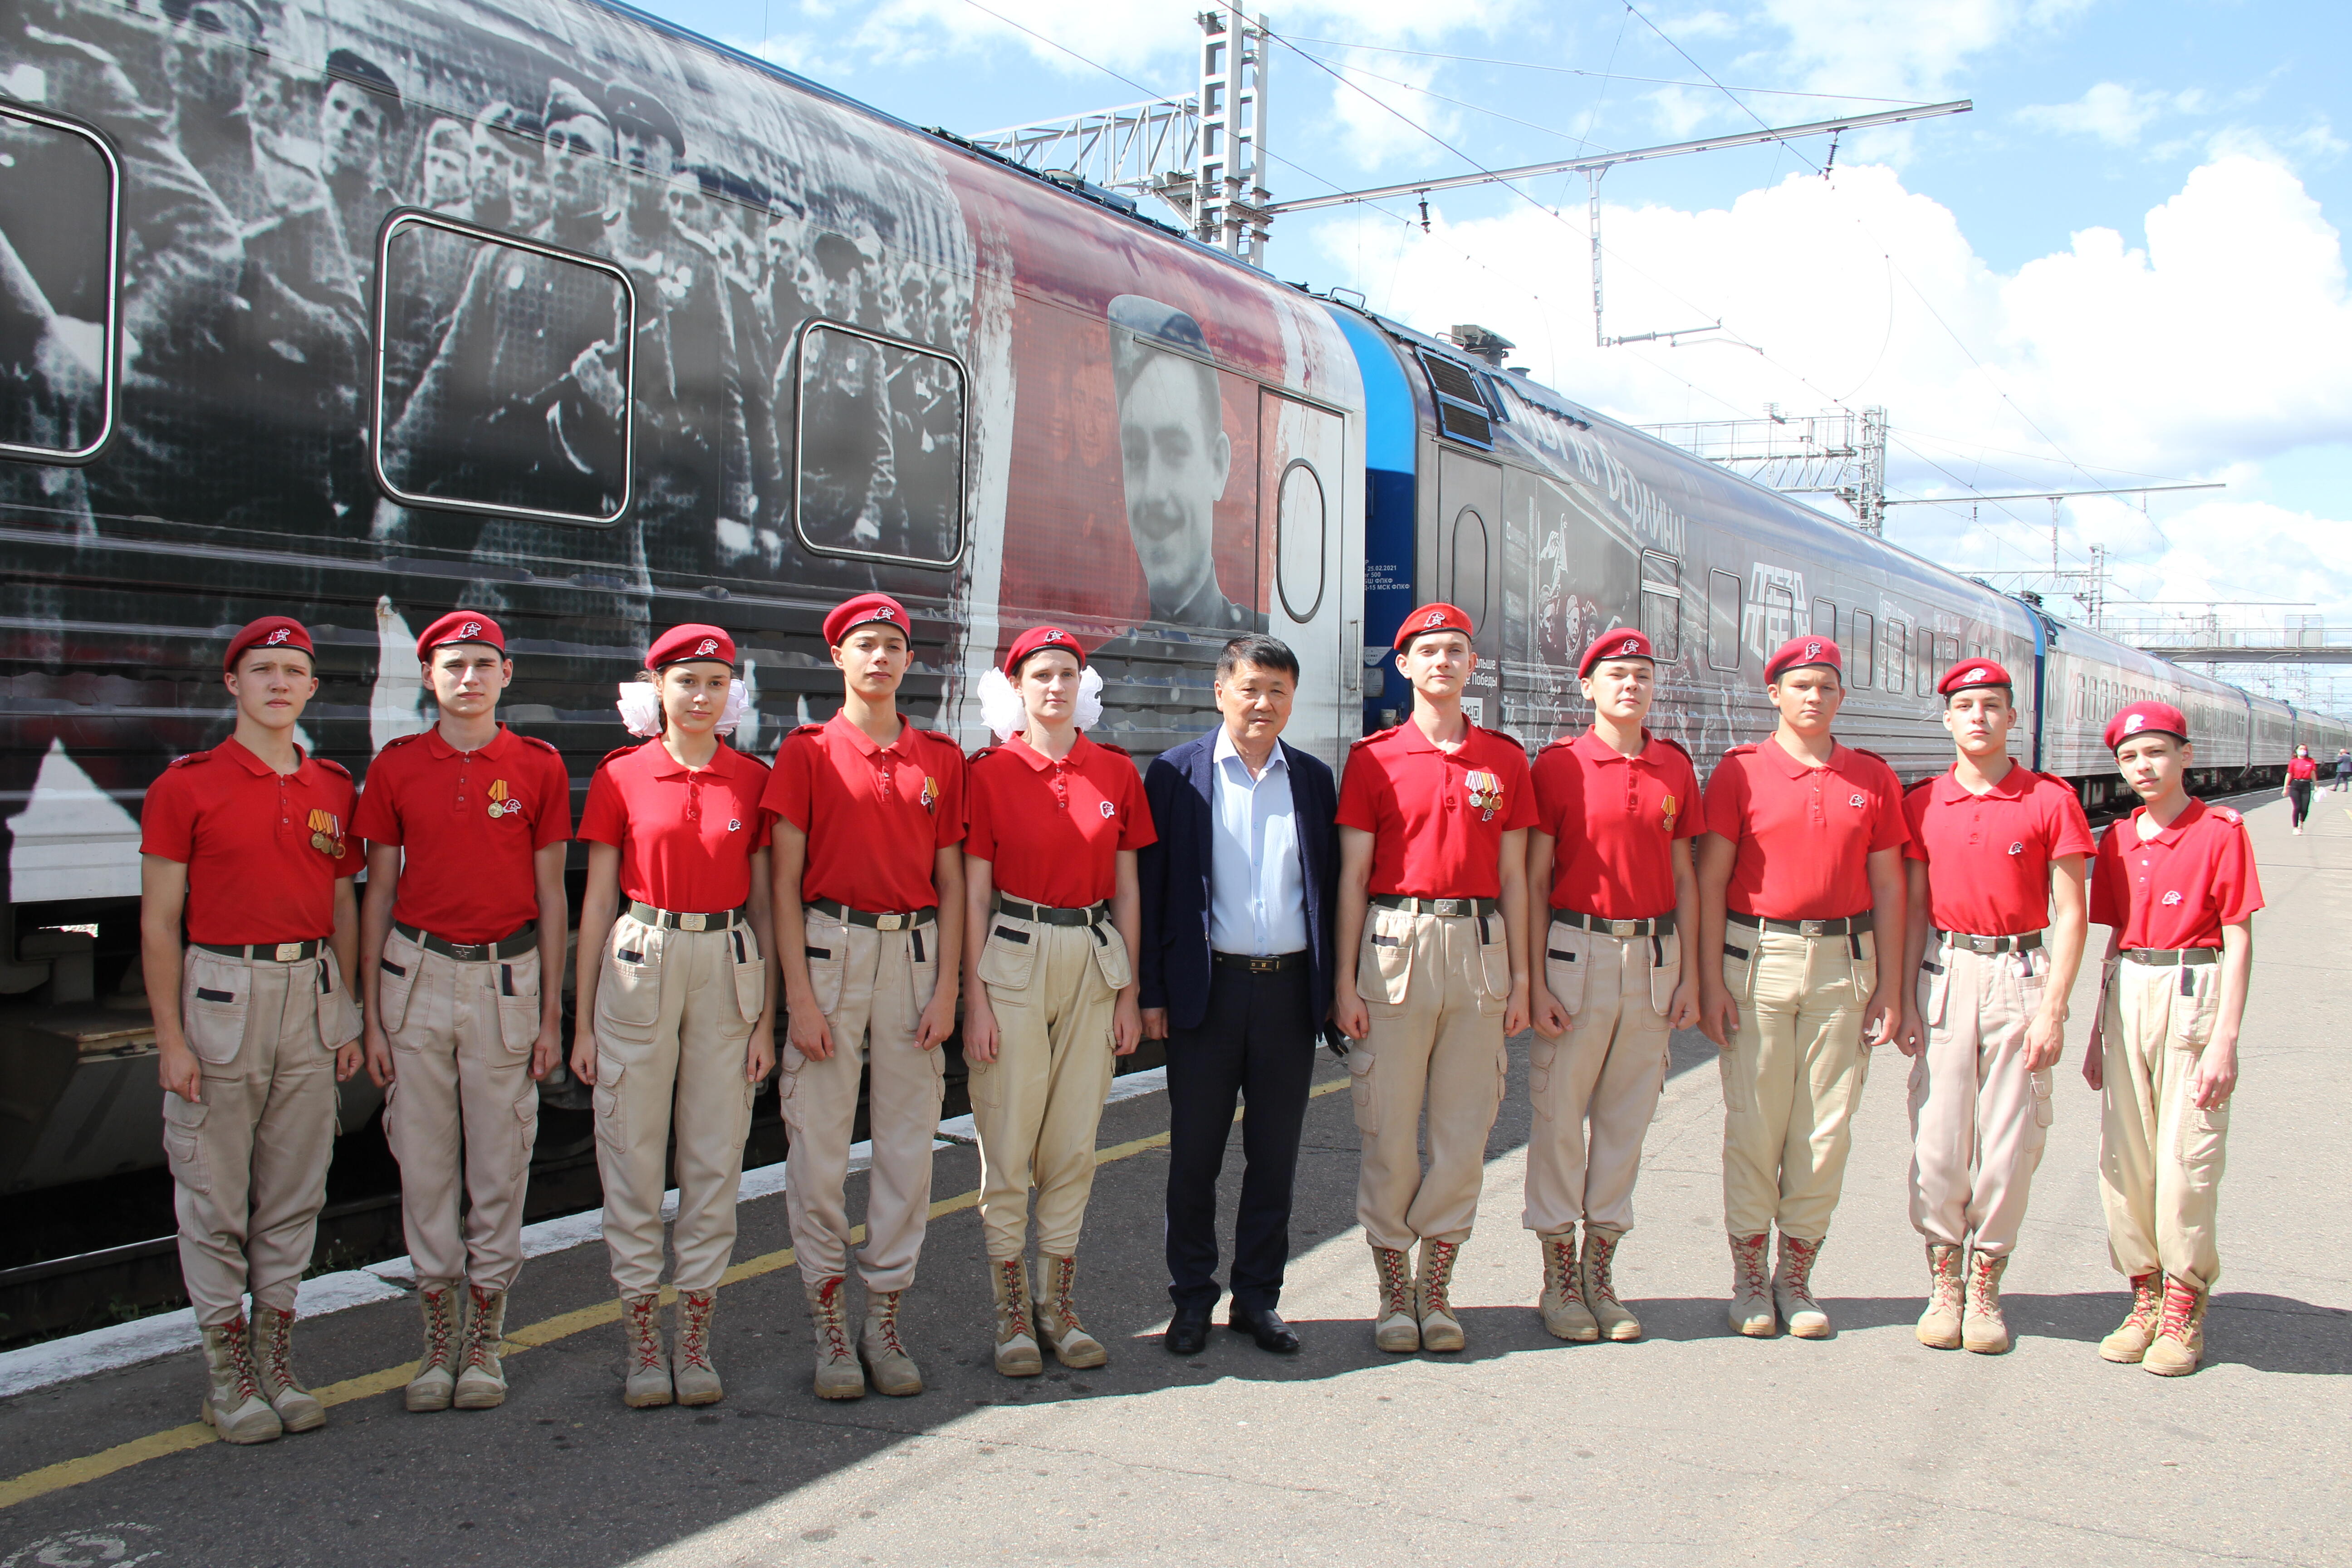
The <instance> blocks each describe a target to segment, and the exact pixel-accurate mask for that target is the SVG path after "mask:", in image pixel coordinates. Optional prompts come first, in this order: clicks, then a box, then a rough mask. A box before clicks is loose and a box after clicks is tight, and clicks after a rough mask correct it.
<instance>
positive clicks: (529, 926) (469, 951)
mask: <svg viewBox="0 0 2352 1568" xmlns="http://www.w3.org/2000/svg"><path fill="white" fill-rule="evenodd" d="M648 923H651V922H648ZM392 929H393V930H394V931H398V932H399V933H400V934H401V935H403V936H404V937H406V938H407V939H408V940H409V941H411V942H415V944H416V945H417V946H419V947H421V948H423V949H424V950H425V952H437V953H439V954H440V955H441V956H442V957H444V958H454V959H456V960H457V962H458V963H497V962H498V961H499V959H501V958H516V957H520V955H522V954H523V953H526V952H530V951H532V950H533V949H535V948H537V947H538V946H539V922H538V921H524V922H523V925H522V928H521V929H520V931H509V932H508V933H507V934H506V935H505V936H502V937H500V938H499V940H498V941H496V942H451V941H450V940H449V939H448V938H447V937H446V936H435V935H434V934H433V933H432V932H431V931H422V930H419V929H418V928H417V927H415V926H410V925H403V924H401V923H400V922H399V921H393V922H392Z"/></svg>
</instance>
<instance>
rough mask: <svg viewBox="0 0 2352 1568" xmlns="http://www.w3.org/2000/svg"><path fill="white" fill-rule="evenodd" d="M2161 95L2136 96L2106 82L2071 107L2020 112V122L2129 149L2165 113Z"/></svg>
mask: <svg viewBox="0 0 2352 1568" xmlns="http://www.w3.org/2000/svg"><path fill="white" fill-rule="evenodd" d="M2166 103H2167V100H2166V98H2165V95H2164V94H2162V93H2160V92H2136V91H2134V90H2133V89H2130V88H2127V87H2126V86H2124V85H2123V84H2122V83H2120V82H2112V81H2103V82H2100V83H2098V84H2097V85H2096V86H2095V87H2093V88H2092V89H2090V90H2089V91H2088V92H2085V93H2084V94H2083V96H2082V97H2080V98H2078V99H2076V100H2074V102H2072V103H2030V104H2028V105H2026V106H2025V107H2024V108H2022V109H2021V110H2018V111H2017V118H2018V121H2020V122H2021V123H2022V124H2025V125H2030V126H2033V127H2035V128H2037V129H2039V130H2043V131H2056V132H2063V133H2065V134H2070V135H2078V136H2095V137H2097V138H2098V139H2099V140H2100V141H2102V142H2105V143H2106V144H2107V145H2108V146H2110V147H2128V146H2130V145H2131V144H2132V143H2133V142H2137V141H2138V140H2139V133H2140V128H2141V127H2142V126H2144V125H2146V124H2147V122H2148V121H2151V120H2154V119H2155V118H2156V117H2157V116H2158V115H2159V114H2161V113H2163V112H2164V110H2165V107H2166Z"/></svg>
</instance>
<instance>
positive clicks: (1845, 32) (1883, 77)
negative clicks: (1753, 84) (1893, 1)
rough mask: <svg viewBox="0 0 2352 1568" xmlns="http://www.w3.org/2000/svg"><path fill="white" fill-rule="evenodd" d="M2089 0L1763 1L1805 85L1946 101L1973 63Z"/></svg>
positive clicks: (2058, 20)
mask: <svg viewBox="0 0 2352 1568" xmlns="http://www.w3.org/2000/svg"><path fill="white" fill-rule="evenodd" d="M2090 3H2091V0H1936V3H1935V4H1932V5H1887V4H1886V3H1885V0H1764V4H1763V5H1762V7H1761V12H1762V15H1763V16H1765V17H1766V18H1768V19H1769V21H1770V22H1771V23H1772V24H1773V25H1775V26H1778V27H1780V29H1781V30H1782V31H1784V32H1785V33H1786V34H1787V36H1788V43H1787V45H1786V46H1785V47H1784V49H1783V51H1782V54H1783V58H1784V61H1785V64H1786V65H1787V67H1788V68H1790V70H1791V71H1792V72H1794V73H1796V74H1798V75H1801V76H1802V77H1804V78H1805V79H1806V80H1807V85H1809V86H1813V87H1820V88H1822V89H1828V90H1832V91H1845V92H1870V93H1888V94H1916V95H1917V96H1919V97H1923V98H1927V97H1935V98H1940V97H1943V96H1945V95H1946V94H1947V93H1948V91H1949V89H1951V87H1952V85H1953V84H1954V82H1955V81H1957V80H1958V79H1959V78H1960V76H1961V73H1962V72H1963V71H1965V70H1966V69H1967V68H1968V63H1969V58H1970V57H1972V56H1975V55H1979V54H1982V53H1983V52H1985V51H1986V50H1988V49H1990V48H1992V47H1996V46H1997V45H2000V44H2002V43H2006V42H2008V41H2010V40H2011V38H2013V37H2016V36H2017V35H2018V34H2020V33H2023V32H2027V31H2038V30H2042V29H2046V28H2049V27H2052V26H2056V25H2057V24H2059V23H2061V22H2063V21H2064V20H2065V19H2067V18H2068V17H2070V16H2074V14H2075V13H2077V12H2080V11H2082V10H2084V9H2086V8H2087V7H2088V6H2089V5H2090Z"/></svg>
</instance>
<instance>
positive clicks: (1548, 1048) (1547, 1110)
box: [1528, 1035, 1559, 1118]
mask: <svg viewBox="0 0 2352 1568" xmlns="http://www.w3.org/2000/svg"><path fill="white" fill-rule="evenodd" d="M1558 1057H1559V1041H1558V1040H1547V1039H1545V1038H1544V1037H1542V1036H1541V1035H1538V1036H1536V1037H1534V1038H1533V1039H1531V1040H1529V1041H1528V1099H1529V1100H1533V1101H1534V1102H1535V1110H1536V1114H1537V1115H1538V1116H1542V1117H1547V1118H1548V1117H1549V1116H1550V1115H1551V1099H1550V1095H1549V1092H1548V1091H1549V1089H1550V1088H1551V1064H1552V1062H1553V1060H1554V1059H1555V1058H1558Z"/></svg>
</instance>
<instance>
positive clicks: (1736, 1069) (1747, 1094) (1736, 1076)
mask: <svg viewBox="0 0 2352 1568" xmlns="http://www.w3.org/2000/svg"><path fill="white" fill-rule="evenodd" d="M1715 1065H1716V1071H1717V1074H1718V1075H1719V1076H1720V1077H1721V1078H1722V1079H1723V1109H1724V1112H1725V1114H1727V1115H1731V1116H1744V1115H1746V1114H1747V1113H1748V1112H1749V1111H1751V1110H1755V1109H1756V1086H1755V1084H1754V1082H1753V1081H1751V1079H1752V1076H1753V1074H1754V1073H1755V1071H1756V1064H1755V1062H1754V1060H1753V1059H1751V1058H1750V1054H1749V1053H1748V1052H1746V1051H1743V1050H1741V1049H1740V1048H1739V1047H1738V1046H1736V1045H1735V1046H1733V1047H1730V1048H1729V1049H1727V1050H1722V1051H1717V1053H1716V1057H1715Z"/></svg>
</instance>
